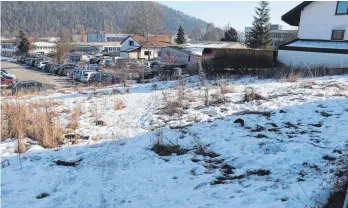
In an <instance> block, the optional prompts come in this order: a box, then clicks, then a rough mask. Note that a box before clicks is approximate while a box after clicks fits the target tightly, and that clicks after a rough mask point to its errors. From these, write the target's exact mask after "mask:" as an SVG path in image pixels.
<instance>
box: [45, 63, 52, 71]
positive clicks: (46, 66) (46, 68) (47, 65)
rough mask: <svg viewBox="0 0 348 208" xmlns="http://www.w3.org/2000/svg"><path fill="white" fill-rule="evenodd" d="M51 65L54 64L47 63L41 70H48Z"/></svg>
mask: <svg viewBox="0 0 348 208" xmlns="http://www.w3.org/2000/svg"><path fill="white" fill-rule="evenodd" d="M51 67H54V64H52V63H48V64H46V65H45V66H44V68H43V71H45V72H49V71H50V68H51Z"/></svg>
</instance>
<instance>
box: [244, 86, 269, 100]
mask: <svg viewBox="0 0 348 208" xmlns="http://www.w3.org/2000/svg"><path fill="white" fill-rule="evenodd" d="M253 100H267V99H266V98H265V97H263V96H262V95H260V94H258V93H256V92H255V90H254V88H252V87H248V88H247V89H246V90H245V94H244V102H250V101H253Z"/></svg>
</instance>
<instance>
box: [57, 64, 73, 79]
mask: <svg viewBox="0 0 348 208" xmlns="http://www.w3.org/2000/svg"><path fill="white" fill-rule="evenodd" d="M74 69H77V67H76V66H71V65H64V66H62V67H60V68H59V69H58V72H57V75H60V76H67V75H68V72H69V71H71V70H74Z"/></svg>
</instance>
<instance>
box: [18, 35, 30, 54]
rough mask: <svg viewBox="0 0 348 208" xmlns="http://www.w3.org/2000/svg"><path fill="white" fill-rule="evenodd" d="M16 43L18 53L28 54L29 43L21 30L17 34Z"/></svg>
mask: <svg viewBox="0 0 348 208" xmlns="http://www.w3.org/2000/svg"><path fill="white" fill-rule="evenodd" d="M17 42H18V46H17V48H18V50H19V52H21V53H24V54H28V51H29V45H30V43H29V40H28V38H27V37H26V36H25V34H24V32H23V31H22V30H20V31H19V33H18V37H17Z"/></svg>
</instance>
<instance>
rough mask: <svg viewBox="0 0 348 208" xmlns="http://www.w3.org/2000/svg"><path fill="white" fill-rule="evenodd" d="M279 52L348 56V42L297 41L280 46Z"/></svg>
mask: <svg viewBox="0 0 348 208" xmlns="http://www.w3.org/2000/svg"><path fill="white" fill-rule="evenodd" d="M278 50H289V51H306V52H316V53H337V54H348V41H329V40H303V39H302V40H301V39H296V40H293V41H291V42H289V43H285V44H283V45H281V46H279V48H278Z"/></svg>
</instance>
